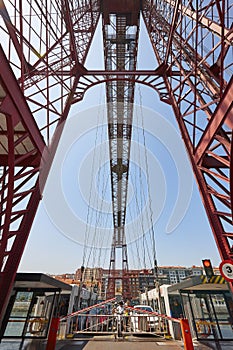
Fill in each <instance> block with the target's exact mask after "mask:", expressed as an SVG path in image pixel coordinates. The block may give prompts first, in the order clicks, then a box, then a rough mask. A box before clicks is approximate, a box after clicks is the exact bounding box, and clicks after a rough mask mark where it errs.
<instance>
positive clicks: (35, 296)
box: [0, 273, 72, 339]
mask: <svg viewBox="0 0 233 350" xmlns="http://www.w3.org/2000/svg"><path fill="white" fill-rule="evenodd" d="M71 289H72V287H71V286H70V285H69V284H66V283H63V282H61V281H58V280H56V279H54V278H52V277H50V276H48V275H45V274H42V273H17V275H16V279H15V283H14V288H13V290H12V294H11V297H10V301H9V303H8V307H7V311H6V314H5V317H4V320H3V325H2V327H1V330H0V339H1V338H3V337H4V338H25V339H26V338H46V337H47V334H48V330H49V326H50V322H51V319H52V317H53V316H62V315H66V314H67V311H68V306H69V296H70V292H71Z"/></svg>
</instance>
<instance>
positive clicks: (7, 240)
mask: <svg viewBox="0 0 233 350" xmlns="http://www.w3.org/2000/svg"><path fill="white" fill-rule="evenodd" d="M232 11H233V9H232V2H231V1H230V0H225V1H219V0H215V1H210V0H206V1H203V0H196V1H190V0H177V1H173V0H161V1H157V0H141V1H133V0H124V1H123V0H109V1H107V0H106V1H104V0H102V1H101V0H76V1H69V0H41V1H40V2H31V1H22V0H12V1H11V2H6V1H4V0H0V37H1V46H0V62H1V65H0V130H1V133H0V167H1V169H0V170H1V171H0V203H1V212H0V219H1V220H0V226H1V233H0V267H1V268H0V290H1V293H0V310H1V316H0V321H1V320H2V318H3V316H4V313H5V309H6V306H7V303H8V300H9V298H10V295H11V289H12V286H13V283H14V278H15V274H16V271H17V268H18V265H19V262H20V259H21V256H22V254H23V251H24V247H25V244H26V242H27V239H28V236H29V233H30V229H31V226H32V222H33V219H34V217H35V214H36V211H37V208H38V205H39V202H40V200H41V198H42V193H43V188H44V185H45V182H46V178H47V176H48V174H49V170H50V167H51V164H52V161H53V158H54V155H55V152H56V149H57V145H58V143H59V140H60V137H61V134H62V131H63V128H64V125H65V122H66V120H67V116H68V114H69V111H70V108H71V106H72V104H74V103H76V102H78V101H80V100H81V99H82V98H83V96H84V93H85V91H86V90H87V89H89V88H90V87H92V86H94V85H96V84H99V83H103V82H105V83H106V96H107V101H108V104H109V108H108V126H109V128H108V130H109V147H110V153H111V159H110V166H111V185H112V202H113V209H114V210H113V211H114V218H113V221H114V236H113V244H112V254H111V263H110V272H111V271H112V272H113V274H112V275H110V279H109V281H113V284H112V285H113V287H111V288H110V293H112V292H113V289H114V283H115V282H114V281H115V278H116V276H114V270H115V269H116V267H115V266H114V264H115V263H116V250H118V248H119V249H120V250H121V251H122V258H121V261H122V265H123V266H122V270H123V271H125V272H126V271H127V265H128V259H127V249H126V244H125V242H126V241H125V233H124V223H125V209H126V200H127V188H126V187H127V176H128V167H129V162H128V157H129V156H130V137H131V129H130V120H131V118H132V111H131V109H130V108H129V106H130V103H132V102H133V98H134V86H135V84H136V83H142V84H145V85H147V86H150V87H151V88H153V89H154V90H155V91H157V93H158V94H159V97H160V99H161V101H163V102H164V103H168V104H170V105H171V106H172V108H173V111H174V116H175V118H176V120H177V123H178V126H179V130H180V133H181V137H182V139H183V142H184V144H185V147H186V149H187V153H188V155H189V158H190V163H191V166H192V169H193V172H194V175H195V178H196V180H197V184H198V187H199V190H200V195H201V197H202V201H203V204H204V206H205V209H206V214H207V216H208V219H209V222H210V226H211V229H212V232H213V236H214V238H215V241H216V244H217V247H218V250H219V253H220V256H221V258H222V259H224V260H225V259H233V248H232V239H233V226H232V199H233V198H232V196H233V170H232V169H233V165H232V158H233V155H232V125H233V124H232V123H233V102H232V101H233V78H232V66H233V61H232V43H233V27H232ZM139 14H140V16H141V18H142V19H143V21H144V23H145V26H146V28H147V32H148V35H149V38H150V41H151V45H152V47H153V50H154V54H155V57H156V60H157V66H156V67H155V69H154V70H144V71H142V70H141V71H140V70H137V68H136V58H137V40H138V28H139ZM99 20H102V21H103V22H102V23H103V40H104V54H105V70H102V71H101V70H95V71H94V70H92V71H90V70H87V68H86V67H85V61H86V57H87V54H88V52H89V48H90V46H91V42H92V38H93V36H94V34H95V31H96V28H97V25H98V22H99ZM118 117H119V119H118ZM116 141H117V143H118V145H117V146H116ZM39 176H40V178H39ZM125 275H127V273H126V274H125ZM121 280H122V285H125V284H126V280H125V279H124V278H123V277H122V279H121ZM123 290H124V293H126V294H127V293H128V291H127V289H126V288H125V287H123Z"/></svg>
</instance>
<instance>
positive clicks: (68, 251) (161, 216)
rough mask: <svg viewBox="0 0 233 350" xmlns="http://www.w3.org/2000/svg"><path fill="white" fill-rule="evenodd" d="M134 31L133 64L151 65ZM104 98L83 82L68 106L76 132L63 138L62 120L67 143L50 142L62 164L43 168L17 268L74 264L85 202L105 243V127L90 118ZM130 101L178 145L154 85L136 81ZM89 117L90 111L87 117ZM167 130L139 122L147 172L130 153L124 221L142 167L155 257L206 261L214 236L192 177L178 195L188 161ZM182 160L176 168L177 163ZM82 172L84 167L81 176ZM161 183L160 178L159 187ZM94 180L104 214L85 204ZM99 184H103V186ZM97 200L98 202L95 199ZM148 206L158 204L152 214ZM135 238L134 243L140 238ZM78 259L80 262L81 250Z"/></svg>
mask: <svg viewBox="0 0 233 350" xmlns="http://www.w3.org/2000/svg"><path fill="white" fill-rule="evenodd" d="M100 30H101V26H99V28H98V31H97V33H96V36H95V38H94V42H93V45H92V49H91V52H90V55H89V57H88V60H87V67H88V68H92V69H102V68H103V60H102V48H101V47H100V41H99V36H100ZM140 37H141V41H140V46H139V62H138V68H140V69H153V68H155V67H156V61H155V59H154V55H153V53H152V50H151V47H150V43H149V41H148V39H147V37H146V34H145V29H144V27H143V26H142V28H141V32H140ZM104 101H105V90H104V86H103V85H101V86H97V87H94V88H91V89H89V90H88V91H87V93H86V95H85V98H84V100H83V101H82V102H80V103H78V104H76V105H75V106H74V107H73V109H72V111H71V117H70V119H69V120H70V121H71V122H70V123H71V127H72V125H73V123H74V122H76V120H77V130H78V132H80V134H79V136H75V134H74V136H73V137H74V142H71V141H70V140H71V136H70V135H69V125H68V128H66V129H65V134H64V135H63V136H64V140H65V141H66V142H67V140H69V141H70V144H68V146H67V145H66V146H63V144H62V143H61V147H60V148H61V149H58V153H57V159H61V157H63V158H62V162H61V164H62V169H61V170H60V169H58V168H56V166H58V164H60V163H59V161H58V163H56V162H55V167H54V170H53V171H52V172H51V174H50V178H49V181H48V184H47V186H46V188H45V192H44V198H43V200H42V202H41V204H40V207H39V210H38V212H37V215H36V218H35V220H34V223H33V227H32V230H31V233H30V236H29V239H28V242H27V245H26V249H25V252H24V254H23V258H22V261H21V263H20V267H19V271H30V272H31V271H32V272H44V273H55V274H59V273H66V272H67V273H68V272H70V273H72V272H74V271H75V270H76V269H77V268H79V267H80V266H81V265H82V263H83V255H84V253H85V254H88V251H87V250H86V252H84V249H83V242H85V241H86V243H90V242H91V241H90V237H89V238H85V235H87V234H88V233H89V231H88V230H89V229H88V228H86V227H85V220H87V216H88V210H89V218H88V220H89V224H90V216H92V218H91V220H92V221H93V222H94V221H95V219H96V220H97V221H98V224H99V225H100V226H101V225H102V226H103V225H104V223H106V226H107V227H109V230H108V231H103V232H102V231H101V230H100V231H101V232H102V233H101V234H102V236H101V237H102V238H101V239H103V240H105V241H106V242H105V243H106V244H107V241H108V242H111V235H112V231H111V215H109V213H108V208H109V207H108V206H109V205H110V204H111V203H110V185H109V183H107V180H108V179H109V178H108V176H107V171H108V164H107V163H106V161H105V158H104V157H103V158H101V161H102V165H101V166H99V168H98V164H97V163H98V162H97V161H98V159H100V158H98V157H100V152H99V149H100V148H98V147H99V145H101V144H104V145H105V141H104V135H105V134H104V128H102V129H99V130H98V131H97V132H98V134H96V129H95V128H94V125H95V122H96V123H98V120H99V121H100V122H101V123H104V117H103V115H102V114H101V113H103V110H104V107H102V106H103V104H104ZM135 101H136V103H137V105H138V107H137V113H138V114H140V115H139V118H141V117H143V118H144V117H145V118H147V120H150V118H153V117H154V118H155V119H156V118H158V120H160V121H161V123H162V124H163V123H164V125H165V126H166V125H167V127H169V128H170V130H173V129H174V130H173V131H172V133H173V135H174V139H175V140H176V142H178V144H179V145H182V140H181V138H180V136H179V134H176V133H175V130H177V127H176V121H175V117H174V115H173V112H172V110H171V108H170V107H169V106H168V105H166V104H164V103H161V102H160V101H159V97H158V95H157V94H156V92H155V91H153V90H152V89H150V88H148V87H143V86H140V87H136V94H135ZM86 111H87V112H86ZM90 115H91V118H92V117H93V128H92V126H91V122H90V125H89V126H88V127H87V125H85V123H87V120H84V119H85V118H86V116H88V117H87V118H86V119H88V118H90ZM72 118H73V119H72ZM134 118H136V117H134ZM91 120H92V119H90V120H89V121H91ZM145 120H146V119H145ZM94 121H95V122H94ZM79 123H80V124H79ZM166 123H169V124H166ZM169 125H170V126H169ZM172 128H173V129H172ZM80 130H84V131H83V133H81V131H80ZM85 130H86V131H85ZM135 130H136V131H135V133H134V136H133V141H134V143H135V145H136V146H135V149H136V150H137V147H138V144H140V147H142V149H143V147H144V146H145V145H144V144H143V143H144V142H145V140H144V139H143V135H142V131H137V129H135ZM140 130H141V129H140ZM167 130H168V129H166V127H165V130H164V131H162V132H160V131H159V130H157V129H154V130H150V126H148V125H146V131H145V138H146V149H147V156H146V157H148V161H149V162H148V163H149V166H148V168H149V169H148V171H149V175H150V176H149V180H150V183H149V185H148V186H147V181H146V180H145V178H146V174H145V173H146V170H147V169H146V166H145V159H144V165H142V164H141V163H140V161H139V160H138V155H136V156H135V159H134V165H132V167H131V170H132V172H131V182H130V191H129V198H131V202H130V203H131V209H130V210H131V213H130V214H128V221H132V217H133V216H134V215H135V216H136V213H134V210H135V203H134V202H135V201H134V200H133V198H134V197H133V196H134V193H136V192H135V187H139V186H137V185H138V182H137V181H139V180H136V177H137V176H138V177H139V176H141V175H142V176H144V180H142V181H143V188H144V193H145V195H146V197H147V200H148V199H150V200H151V201H152V210H153V215H154V216H155V220H154V225H153V229H154V233H155V240H156V255H157V260H158V264H159V265H184V266H192V265H201V260H202V259H204V258H210V259H211V260H212V263H213V265H215V266H218V265H219V263H220V257H219V254H218V252H217V248H216V245H215V242H214V238H213V235H212V232H211V229H210V226H209V223H208V221H207V216H206V213H205V210H204V207H203V205H202V202H201V199H200V195H199V192H198V189H197V186H196V184H195V181H193V188H192V190H191V191H190V193H191V194H190V203H188V204H187V203H186V201H187V202H188V199H187V198H186V197H185V195H186V194H187V193H184V192H185V186H187V185H188V184H189V183H190V182H188V183H186V184H185V183H184V181H185V180H184V176H185V175H186V174H187V179H188V180H187V181H190V176H191V175H190V173H191V172H190V169H189V170H188V169H186V168H185V166H187V164H188V160H187V159H186V158H185V156H184V152H185V151H184V149H183V151H180V158H179V154H178V156H177V157H178V158H177V159H174V154H173V153H172V152H173V151H175V150H173V149H171V147H172V146H171V145H170V144H169V141H170V140H168V138H167V142H166V132H167ZM80 135H81V136H80ZM160 136H161V139H160ZM137 138H138V139H137ZM96 142H97V145H98V147H97V150H96V149H95V145H96ZM62 147H67V149H66V150H65V153H64V154H62V152H63V151H64V150H62ZM138 149H139V148H138ZM106 150H107V147H106V148H105V151H104V152H107V151H106ZM59 152H61V153H59ZM142 152H143V150H142ZM61 154H62V156H61ZM141 154H143V153H141ZM105 157H106V154H105ZM178 163H179V164H178ZM93 164H94V165H95V166H96V167H97V169H98V171H97V172H96V173H95V178H92V177H91V176H92V175H90V174H91V173H92V166H93ZM183 166H184V168H182V167H183ZM140 168H142V169H143V171H144V173H143V171H142V172H140V171H141V170H140ZM182 169H183V170H182ZM185 169H186V170H185ZM57 171H58V172H59V171H61V172H60V177H59V176H58V175H57ZM82 172H83V173H84V176H81V175H80V173H82ZM134 172H135V173H134ZM89 173H90V174H89ZM85 174H86V175H87V179H86V182H85ZM143 174H144V175H143ZM88 175H90V176H89V180H88ZM157 176H158V178H157ZM55 177H59V184H58V185H59V186H61V188H62V192H63V196H64V198H65V201H66V204H68V206H69V209H70V212H72V214H74V215H73V216H75V215H76V216H79V217H80V218H81V219H82V223H80V221H79V222H78V223H77V222H76V221H75V220H74V222H73V221H72V220H73V219H72V217H71V219H69V216H68V215H67V214H66V211H65V210H64V211H63V209H62V208H63V207H62V205H61V207H60V204H61V201H60V200H59V196H58V194H57V193H56V191H55V190H54V188H53V185H54V183H53V182H54V179H55ZM191 177H192V176H191ZM180 179H181V180H182V183H181V184H180V187H179V180H180ZM191 180H192V178H191ZM83 181H84V182H83ZM98 181H99V183H98V184H97V185H96V182H98ZM80 183H81V184H82V187H80ZM93 184H94V185H95V187H94V185H93ZM163 185H164V186H165V187H164V188H163ZM49 186H50V187H49ZM92 186H93V187H92ZM96 188H97V192H99V193H97V194H98V195H99V197H100V199H98V200H99V202H98V203H97V202H95V204H96V205H102V204H101V203H100V202H101V198H102V199H104V205H105V207H104V210H102V212H103V211H104V215H102V216H100V215H99V213H97V212H98V211H90V209H88V205H87V202H88V199H89V198H90V196H89V192H90V190H93V192H94V190H96ZM190 188H191V187H190ZM103 189H105V192H104V191H103ZM182 190H183V193H182ZM148 191H150V195H148ZM91 192H92V191H91ZM179 195H181V203H180V207H182V201H184V202H183V203H185V211H183V214H182V215H181V218H182V220H180V223H179V224H178V225H177V227H173V229H172V231H171V232H170V233H168V232H167V226H168V223H169V218H170V217H171V215H172V212H173V210H174V208H175V206H176V200H177V198H178V196H179ZM85 196H86V197H85ZM101 196H102V197H101ZM157 196H158V198H157ZM182 196H183V197H182ZM97 197H98V196H97ZM92 200H93V197H92ZM133 203H134V205H133ZM144 204H145V203H144ZM93 205H94V202H93ZM142 205H143V203H142ZM49 206H51V207H53V208H58V214H56V212H55V215H58V216H59V218H57V219H56V218H55V219H54V217H53V215H51V210H50V208H51V207H49ZM110 207H111V205H110ZM101 208H102V209H103V207H101ZM146 210H148V211H149V210H150V208H149V209H148V208H147V209H146ZM100 211H101V210H100ZM156 211H157V212H158V213H157V214H156ZM93 213H95V214H93ZM96 213H97V214H96ZM93 215H96V216H93ZM58 219H59V220H58ZM58 221H59V222H62V223H61V225H63V223H64V225H65V226H64V227H65V229H64V227H63V226H62V229H61V227H60V224H59V223H58ZM136 225H137V226H136V227H135V228H134V227H133V226H130V225H129V228H127V230H128V233H129V234H130V237H131V239H129V240H130V242H131V241H132V240H133V239H132V235H133V230H134V232H135V234H136V235H137V234H138V232H139V231H140V230H139V225H140V224H138V223H136ZM71 226H72V227H71ZM66 229H67V230H66ZM127 230H126V231H127ZM65 231H66V232H65ZM69 232H70V233H69ZM76 232H77V235H78V237H79V238H78V239H77V236H74V235H75V234H76ZM97 233H98V231H97ZM80 242H81V244H80ZM95 243H96V244H97V245H98V244H99V243H100V242H97V241H95ZM102 243H103V242H102ZM148 243H149V241H148ZM135 244H136V243H129V244H128V252H129V265H130V266H131V267H136V266H133V261H135V256H136V255H137V252H136V249H135ZM138 244H139V246H140V244H141V243H138ZM149 249H150V247H147V250H149ZM98 254H99V253H98V252H97V251H92V255H93V256H94V255H98ZM101 254H102V256H101V258H100V260H99V261H100V262H101V263H103V264H105V265H106V266H105V267H108V261H109V249H105V250H102V251H101ZM150 254H151V252H148V255H150ZM97 261H98V259H96V260H95V263H97ZM85 262H87V257H86V260H85ZM91 262H94V260H93V257H91V258H90V261H89V263H90V265H91Z"/></svg>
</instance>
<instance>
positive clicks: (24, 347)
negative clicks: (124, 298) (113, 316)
mask: <svg viewBox="0 0 233 350" xmlns="http://www.w3.org/2000/svg"><path fill="white" fill-rule="evenodd" d="M142 349H143V350H155V349H158V350H159V349H161V350H182V349H184V347H183V345H182V343H181V342H174V341H171V340H170V341H165V340H163V339H155V338H139V337H128V338H126V339H125V340H118V341H115V339H114V338H113V337H104V338H103V337H95V338H92V339H84V338H82V339H73V340H59V341H57V344H56V349H55V350H142ZM194 349H195V350H210V349H216V350H232V349H233V343H232V342H230V343H229V342H224V343H222V344H221V347H216V345H215V344H213V343H212V344H209V346H208V347H207V346H206V345H203V344H200V343H198V342H194ZM0 350H46V342H45V341H44V340H43V341H41V340H40V341H39V340H36V341H28V340H27V341H24V343H20V342H19V341H18V340H17V341H16V340H3V341H2V342H1V344H0Z"/></svg>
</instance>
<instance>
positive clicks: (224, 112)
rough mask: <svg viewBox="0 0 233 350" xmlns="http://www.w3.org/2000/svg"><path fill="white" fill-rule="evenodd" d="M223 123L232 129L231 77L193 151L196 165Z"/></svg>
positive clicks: (232, 88)
mask: <svg viewBox="0 0 233 350" xmlns="http://www.w3.org/2000/svg"><path fill="white" fill-rule="evenodd" d="M224 122H225V123H226V124H227V125H228V127H229V128H231V129H233V77H232V78H231V80H230V82H229V84H228V85H227V88H226V90H225V92H224V95H223V96H222V98H221V100H220V102H219V104H218V106H217V109H216V110H215V112H214V114H213V115H212V117H211V120H210V121H209V123H208V126H207V127H206V129H205V131H204V133H203V135H202V137H201V139H200V141H199V143H198V145H197V147H196V149H195V153H194V160H195V162H196V164H199V162H200V161H201V159H202V158H203V156H204V154H205V152H206V150H207V149H208V147H209V146H210V145H211V143H212V141H213V139H214V138H215V136H216V133H217V131H218V130H219V129H220V127H221V126H222V124H223V123H224Z"/></svg>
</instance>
